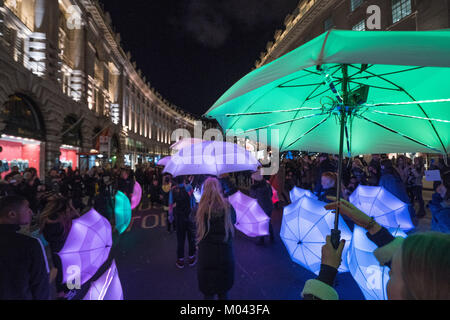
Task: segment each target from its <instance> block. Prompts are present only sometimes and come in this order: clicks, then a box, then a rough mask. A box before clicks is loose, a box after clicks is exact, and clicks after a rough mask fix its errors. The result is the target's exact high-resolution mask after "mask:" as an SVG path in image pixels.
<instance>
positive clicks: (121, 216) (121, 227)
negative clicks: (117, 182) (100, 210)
mask: <svg viewBox="0 0 450 320" xmlns="http://www.w3.org/2000/svg"><path fill="white" fill-rule="evenodd" d="M114 213H115V216H116V230H117V231H119V233H123V232H124V231H125V230H126V229H127V228H128V225H129V224H130V222H131V203H130V200H129V199H128V197H127V196H126V195H124V194H123V193H122V192H121V191H117V193H116V206H115V208H114Z"/></svg>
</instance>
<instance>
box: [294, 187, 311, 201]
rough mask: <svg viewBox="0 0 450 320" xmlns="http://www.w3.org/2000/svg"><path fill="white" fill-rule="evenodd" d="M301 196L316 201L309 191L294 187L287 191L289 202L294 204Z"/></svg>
mask: <svg viewBox="0 0 450 320" xmlns="http://www.w3.org/2000/svg"><path fill="white" fill-rule="evenodd" d="M303 196H307V197H310V198H312V199H316V200H317V197H316V196H315V195H314V194H313V193H312V192H311V191H309V190H305V189H302V188H299V187H294V188H292V190H291V191H289V197H290V198H291V202H295V201H297V200H298V199H300V198H301V197H303Z"/></svg>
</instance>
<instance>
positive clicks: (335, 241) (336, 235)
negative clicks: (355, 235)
mask: <svg viewBox="0 0 450 320" xmlns="http://www.w3.org/2000/svg"><path fill="white" fill-rule="evenodd" d="M340 242H341V230H339V229H331V244H332V245H333V248H334V249H336V250H337V248H339V243H340Z"/></svg>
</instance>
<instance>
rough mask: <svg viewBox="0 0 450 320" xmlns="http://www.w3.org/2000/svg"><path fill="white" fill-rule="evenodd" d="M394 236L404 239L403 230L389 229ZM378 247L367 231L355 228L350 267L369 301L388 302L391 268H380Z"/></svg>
mask: <svg viewBox="0 0 450 320" xmlns="http://www.w3.org/2000/svg"><path fill="white" fill-rule="evenodd" d="M389 231H390V232H391V234H392V235H393V236H397V237H404V238H406V234H405V233H404V232H403V231H401V230H398V229H397V230H394V229H389ZM375 249H377V246H376V245H375V244H374V243H373V242H372V241H370V240H369V238H367V236H366V231H365V230H364V229H363V228H361V227H359V226H355V229H354V230H353V238H352V241H351V244H350V249H349V250H348V255H347V256H344V255H342V258H343V260H345V257H347V261H348V267H349V270H350V273H351V274H352V276H353V278H354V279H355V281H356V282H357V283H358V286H359V287H360V288H361V291H362V292H363V294H364V296H365V298H366V299H367V300H387V294H386V285H387V282H388V281H389V268H388V267H382V266H380V263H379V262H378V260H377V259H376V258H375V255H374V254H373V251H374V250H375Z"/></svg>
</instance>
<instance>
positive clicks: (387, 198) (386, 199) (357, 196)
mask: <svg viewBox="0 0 450 320" xmlns="http://www.w3.org/2000/svg"><path fill="white" fill-rule="evenodd" d="M349 201H350V203H352V204H353V205H355V207H357V208H358V209H360V210H361V211H362V212H364V213H365V214H367V215H369V216H371V217H374V218H375V220H376V221H377V222H378V223H379V224H380V225H382V226H383V227H386V228H400V229H402V230H405V231H406V230H410V229H413V228H414V225H413V223H412V222H411V216H410V214H409V210H408V204H407V203H405V202H403V201H401V200H399V199H398V198H397V197H396V196H394V195H393V194H392V193H390V192H389V191H387V190H386V189H384V188H383V187H371V186H362V185H359V186H358V188H356V190H355V191H354V192H353V193H352V194H351V195H350V197H349Z"/></svg>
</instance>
